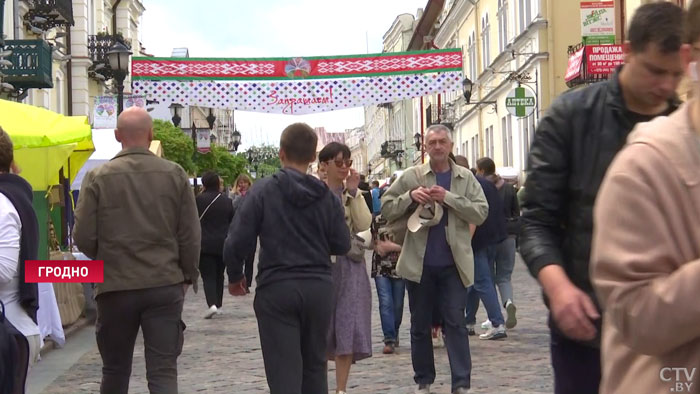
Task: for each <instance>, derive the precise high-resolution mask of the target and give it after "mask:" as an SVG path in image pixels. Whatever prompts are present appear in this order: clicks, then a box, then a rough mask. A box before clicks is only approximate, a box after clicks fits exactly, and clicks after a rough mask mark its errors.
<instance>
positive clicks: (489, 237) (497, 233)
mask: <svg viewBox="0 0 700 394" xmlns="http://www.w3.org/2000/svg"><path fill="white" fill-rule="evenodd" d="M476 180H477V181H479V183H480V184H481V188H482V189H484V196H485V197H486V201H487V202H488V203H489V215H488V216H487V217H486V220H485V221H484V223H482V224H481V225H480V226H477V228H476V231H475V232H474V236H473V237H472V249H473V250H474V251H475V252H477V251H479V250H481V249H482V248H485V247H488V246H491V245H495V244H497V243H500V242H501V241H503V240H504V239H506V238H507V237H508V232H507V231H506V215H505V213H504V212H503V201H502V200H501V196H500V195H499V194H498V189H496V186H495V185H494V184H493V182H491V181H489V180H487V179H484V178H482V177H480V176H477V177H476Z"/></svg>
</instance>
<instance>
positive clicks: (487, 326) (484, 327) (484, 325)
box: [481, 319, 493, 330]
mask: <svg viewBox="0 0 700 394" xmlns="http://www.w3.org/2000/svg"><path fill="white" fill-rule="evenodd" d="M491 327H493V325H491V320H489V319H486V321H485V322H483V323H481V329H482V330H490V329H491Z"/></svg>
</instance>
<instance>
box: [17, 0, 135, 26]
mask: <svg viewBox="0 0 700 394" xmlns="http://www.w3.org/2000/svg"><path fill="white" fill-rule="evenodd" d="M15 1H17V0H15ZM121 2H122V0H117V1H116V2H115V3H114V5H113V6H112V34H113V35H116V34H117V7H119V3H121Z"/></svg>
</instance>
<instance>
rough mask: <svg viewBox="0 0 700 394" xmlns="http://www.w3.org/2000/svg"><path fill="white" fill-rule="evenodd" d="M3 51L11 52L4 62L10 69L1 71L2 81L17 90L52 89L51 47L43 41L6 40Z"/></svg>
mask: <svg viewBox="0 0 700 394" xmlns="http://www.w3.org/2000/svg"><path fill="white" fill-rule="evenodd" d="M4 50H10V51H12V54H11V55H10V56H8V57H6V58H5V59H6V60H9V61H10V62H12V67H7V68H3V69H2V73H3V74H5V75H6V77H5V78H4V81H5V82H7V83H9V84H11V85H12V86H14V87H15V89H18V90H26V89H31V88H39V89H45V88H52V87H53V81H52V78H51V64H52V62H51V47H50V46H49V44H48V43H47V42H46V41H44V40H6V41H5V47H4Z"/></svg>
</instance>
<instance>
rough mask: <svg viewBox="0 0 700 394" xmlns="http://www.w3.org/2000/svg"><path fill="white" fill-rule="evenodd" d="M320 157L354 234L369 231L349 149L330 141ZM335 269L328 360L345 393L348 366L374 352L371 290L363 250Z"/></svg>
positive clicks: (338, 390)
mask: <svg viewBox="0 0 700 394" xmlns="http://www.w3.org/2000/svg"><path fill="white" fill-rule="evenodd" d="M318 160H319V168H320V169H322V170H325V171H324V172H325V173H326V177H327V178H326V184H328V187H329V188H330V189H331V191H332V192H333V193H335V194H336V195H337V196H338V198H339V199H340V202H341V203H342V206H343V208H344V210H345V218H346V224H347V225H348V228H349V229H350V233H351V234H357V233H361V232H364V231H367V230H368V229H369V228H370V226H371V224H372V213H371V212H370V211H369V207H368V206H367V204H366V203H365V199H364V197H363V196H362V192H361V191H360V190H359V189H358V187H359V184H360V176H359V174H358V173H357V172H356V171H355V170H353V169H352V168H351V166H352V160H351V159H350V149H349V148H348V147H347V146H346V145H344V144H341V143H338V142H331V143H330V144H328V145H326V146H325V147H324V148H323V149H322V150H321V152H320V153H319V154H318ZM357 248H358V246H357V245H356V246H353V249H357ZM332 272H333V285H334V287H335V297H334V300H335V307H334V311H333V315H332V317H331V324H330V328H329V333H328V351H327V352H328V358H329V360H335V368H336V371H335V374H336V393H338V394H345V390H346V388H347V383H348V377H349V375H350V366H351V365H352V364H353V363H354V362H355V361H358V360H362V359H364V358H367V357H371V356H372V326H371V311H372V290H371V287H370V284H369V276H368V275H367V266H366V263H365V258H364V249H361V248H359V249H358V251H357V253H354V252H353V250H352V249H351V251H350V253H348V254H347V255H345V256H336V262H335V264H333V268H332Z"/></svg>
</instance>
